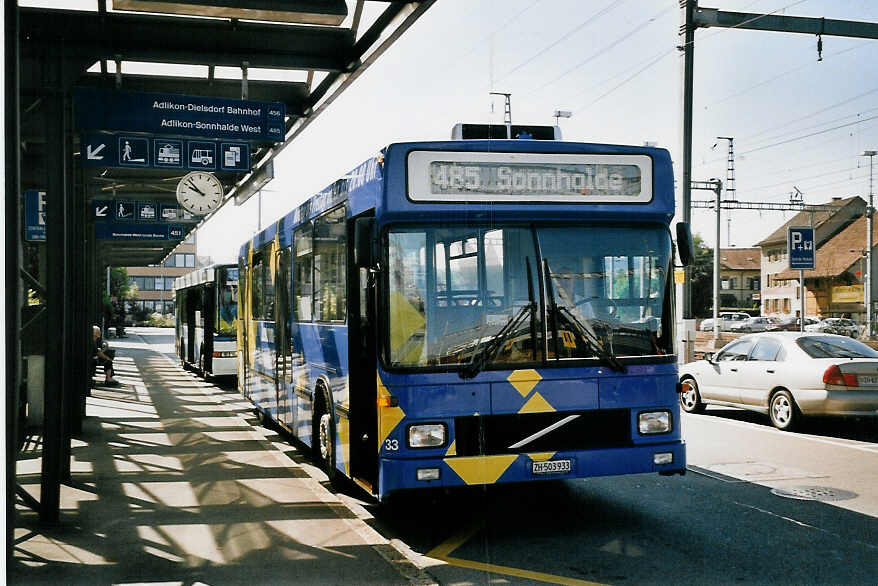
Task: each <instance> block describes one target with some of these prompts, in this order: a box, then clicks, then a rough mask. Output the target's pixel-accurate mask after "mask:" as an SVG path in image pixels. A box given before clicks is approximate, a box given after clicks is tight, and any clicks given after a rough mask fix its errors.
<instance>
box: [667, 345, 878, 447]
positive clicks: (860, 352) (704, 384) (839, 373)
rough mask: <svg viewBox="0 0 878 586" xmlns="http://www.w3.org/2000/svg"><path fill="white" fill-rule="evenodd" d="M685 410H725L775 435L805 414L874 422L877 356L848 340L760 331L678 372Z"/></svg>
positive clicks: (877, 400) (877, 411)
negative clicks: (746, 413) (763, 421)
mask: <svg viewBox="0 0 878 586" xmlns="http://www.w3.org/2000/svg"><path fill="white" fill-rule="evenodd" d="M680 382H681V385H682V392H681V394H680V405H681V406H682V408H683V410H684V411H687V412H689V413H698V412H700V411H702V410H703V409H704V406H705V405H728V406H731V407H740V408H743V409H750V410H752V411H758V412H760V413H766V414H768V416H769V418H770V419H771V423H772V424H773V425H774V426H775V427H777V428H778V429H784V430H788V429H792V428H793V427H794V426H795V425H796V424H797V423H798V422H799V420H800V418H801V417H802V416H808V415H871V416H875V415H878V352H876V351H875V350H873V349H872V348H870V347H869V346H866V345H865V344H863V343H862V342H859V341H857V340H853V339H851V338H849V337H846V336H839V335H835V334H821V333H809V332H805V333H801V332H765V333H760V334H750V335H746V336H742V337H740V338H738V339H737V340H734V341H733V342H730V343H728V344H726V346H725V347H723V348H722V349H721V350H720V351H719V352H717V353H716V355H710V354H708V355H706V357H705V359H704V360H698V361H696V362H690V363H688V364H684V365H683V366H681V367H680Z"/></svg>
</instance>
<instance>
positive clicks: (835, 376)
mask: <svg viewBox="0 0 878 586" xmlns="http://www.w3.org/2000/svg"><path fill="white" fill-rule="evenodd" d="M823 383H824V384H827V385H838V386H842V387H857V386H859V383H858V382H857V375H855V374H851V373H845V374H842V372H841V369H840V368H839V367H838V365H837V364H833V365H832V366H830V367H829V368H827V369H826V371H825V372H824V373H823Z"/></svg>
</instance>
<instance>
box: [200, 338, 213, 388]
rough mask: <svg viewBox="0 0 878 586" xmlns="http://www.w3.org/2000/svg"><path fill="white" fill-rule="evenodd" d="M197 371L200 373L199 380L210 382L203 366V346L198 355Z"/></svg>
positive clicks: (208, 374)
mask: <svg viewBox="0 0 878 586" xmlns="http://www.w3.org/2000/svg"><path fill="white" fill-rule="evenodd" d="M198 371H199V372H200V373H201V378H203V379H204V380H205V381H206V382H209V381H210V373H209V372H207V370H206V368H205V366H204V346H203V345H202V346H201V351H200V352H199V353H198Z"/></svg>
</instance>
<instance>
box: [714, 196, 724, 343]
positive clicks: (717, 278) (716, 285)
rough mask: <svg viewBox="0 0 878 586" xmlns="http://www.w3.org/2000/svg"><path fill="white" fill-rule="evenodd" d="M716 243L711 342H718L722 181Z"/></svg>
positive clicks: (718, 198) (717, 212) (718, 199)
mask: <svg viewBox="0 0 878 586" xmlns="http://www.w3.org/2000/svg"><path fill="white" fill-rule="evenodd" d="M715 193H716V200H715V201H716V241H715V243H714V246H713V340H714V342H716V341H718V340H719V304H720V294H719V292H720V256H722V253H721V249H720V242H719V239H720V235H721V234H720V230H721V226H722V219H721V217H722V214H721V213H720V212H721V210H722V207H721V206H722V193H723V184H722V181H719V180H717V181H716V191H715Z"/></svg>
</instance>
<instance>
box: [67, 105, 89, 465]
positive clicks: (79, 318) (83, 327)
mask: <svg viewBox="0 0 878 586" xmlns="http://www.w3.org/2000/svg"><path fill="white" fill-rule="evenodd" d="M68 104H69V102H68ZM67 119H68V120H73V112H72V111H70V112H69V113H68V117H67ZM68 152H72V145H70V150H69V151H68ZM81 176H82V170H81V168H80V167H76V166H74V165H70V166H69V172H68V179H69V183H68V187H69V191H68V193H70V194H72V195H73V198H72V202H71V207H72V210H71V211H72V213H70V214H69V217H70V228H71V234H72V236H73V239H72V243H71V247H70V252H71V259H70V260H71V266H72V267H74V269H73V271H72V277H73V283H72V287H73V291H72V293H73V295H72V300H73V303H72V312H71V313H72V315H71V318H72V321H71V323H72V328H73V330H72V334H73V337H72V340H73V341H74V343H73V348H72V350H73V352H72V356H71V362H72V364H71V371H72V372H71V374H72V377H71V381H72V387H71V391H72V394H71V400H70V408H69V409H68V411H67V413H68V417H69V420H70V435H71V436H74V435H79V434H81V433H82V419H83V417H84V416H85V395H86V391H87V386H86V385H87V381H88V378H89V373H90V369H89V364H88V360H89V359H90V354H91V352H90V347H89V345H88V344H89V342H90V341H91V339H92V338H91V328H90V327H89V326H88V312H87V309H86V307H87V297H86V292H85V278H86V275H87V274H88V273H87V270H86V263H87V258H88V257H87V256H86V254H85V227H86V226H87V225H88V224H87V220H86V217H87V216H86V206H85V195H84V193H82V190H81V188H80V186H81V183H82V182H81V180H80V177H81ZM70 460H71V459H70V458H67V462H68V463H69V462H70ZM68 476H69V474H68Z"/></svg>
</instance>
